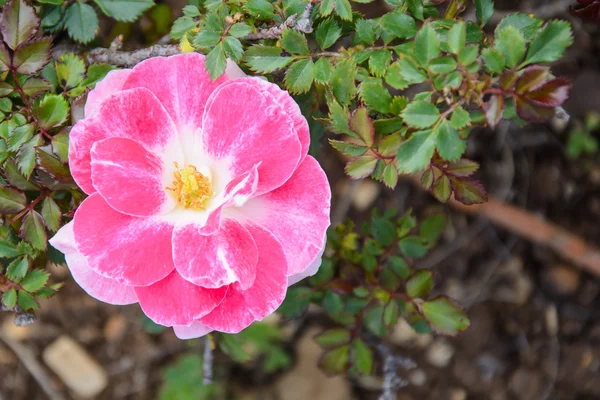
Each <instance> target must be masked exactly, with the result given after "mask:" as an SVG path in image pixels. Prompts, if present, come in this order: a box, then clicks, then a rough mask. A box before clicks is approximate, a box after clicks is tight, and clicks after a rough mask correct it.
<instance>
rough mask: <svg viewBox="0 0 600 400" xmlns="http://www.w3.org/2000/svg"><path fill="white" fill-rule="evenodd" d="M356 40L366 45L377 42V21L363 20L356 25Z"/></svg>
mask: <svg viewBox="0 0 600 400" xmlns="http://www.w3.org/2000/svg"><path fill="white" fill-rule="evenodd" d="M355 29H356V36H355V37H356V40H358V42H360V43H364V44H369V45H371V44H373V43H375V41H376V40H377V21H375V20H372V19H361V20H359V21H358V22H357V23H356V26H355Z"/></svg>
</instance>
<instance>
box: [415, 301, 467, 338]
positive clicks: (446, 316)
mask: <svg viewBox="0 0 600 400" xmlns="http://www.w3.org/2000/svg"><path fill="white" fill-rule="evenodd" d="M421 310H422V312H423V317H424V318H425V320H427V322H428V323H429V325H430V326H431V328H432V329H433V330H434V331H436V332H437V333H441V334H444V335H457V334H458V333H460V332H462V331H464V330H465V329H467V328H468V327H469V325H470V324H471V323H470V322H469V318H468V317H467V314H466V313H465V312H464V311H463V310H462V309H461V308H460V307H459V306H458V305H457V304H456V303H454V302H453V301H452V300H450V299H448V298H446V297H437V298H435V299H433V300H429V301H426V302H424V303H423V304H421Z"/></svg>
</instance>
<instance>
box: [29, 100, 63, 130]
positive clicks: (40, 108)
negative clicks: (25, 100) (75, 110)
mask: <svg viewBox="0 0 600 400" xmlns="http://www.w3.org/2000/svg"><path fill="white" fill-rule="evenodd" d="M34 112H35V114H36V116H37V118H38V120H39V122H40V126H41V127H42V128H44V129H50V128H54V127H55V126H58V125H61V124H63V123H64V122H65V121H66V120H67V117H68V116H69V103H67V101H66V100H65V99H64V98H63V97H62V96H61V95H59V94H46V95H45V96H44V97H43V98H42V100H41V101H40V103H39V104H38V105H37V106H36V107H35V111H34Z"/></svg>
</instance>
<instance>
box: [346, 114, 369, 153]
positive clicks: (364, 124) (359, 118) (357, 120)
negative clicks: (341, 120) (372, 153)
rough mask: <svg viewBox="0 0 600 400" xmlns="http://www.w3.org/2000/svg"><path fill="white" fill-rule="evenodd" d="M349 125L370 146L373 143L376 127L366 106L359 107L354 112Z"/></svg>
mask: <svg viewBox="0 0 600 400" xmlns="http://www.w3.org/2000/svg"><path fill="white" fill-rule="evenodd" d="M348 125H349V126H350V129H352V131H353V132H355V133H356V134H357V135H358V137H359V138H360V139H362V141H363V142H364V143H365V144H366V145H367V146H368V147H371V146H372V145H373V142H374V140H375V127H374V126H373V121H372V120H371V118H369V113H368V111H367V109H366V108H365V107H359V108H357V109H356V110H354V111H353V112H352V115H351V116H350V119H349V124H348Z"/></svg>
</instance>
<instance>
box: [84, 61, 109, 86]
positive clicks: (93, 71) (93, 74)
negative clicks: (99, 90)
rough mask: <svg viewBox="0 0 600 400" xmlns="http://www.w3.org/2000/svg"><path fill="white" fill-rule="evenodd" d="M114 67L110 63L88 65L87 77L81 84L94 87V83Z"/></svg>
mask: <svg viewBox="0 0 600 400" xmlns="http://www.w3.org/2000/svg"><path fill="white" fill-rule="evenodd" d="M113 69H114V67H113V66H112V65H110V64H92V65H90V66H89V67H88V70H87V77H86V78H85V79H84V80H83V82H82V83H81V85H84V86H86V87H89V88H90V89H93V88H94V87H96V83H97V82H99V81H101V80H102V79H104V77H105V76H106V75H107V74H108V73H109V72H110V71H112V70H113Z"/></svg>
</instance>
